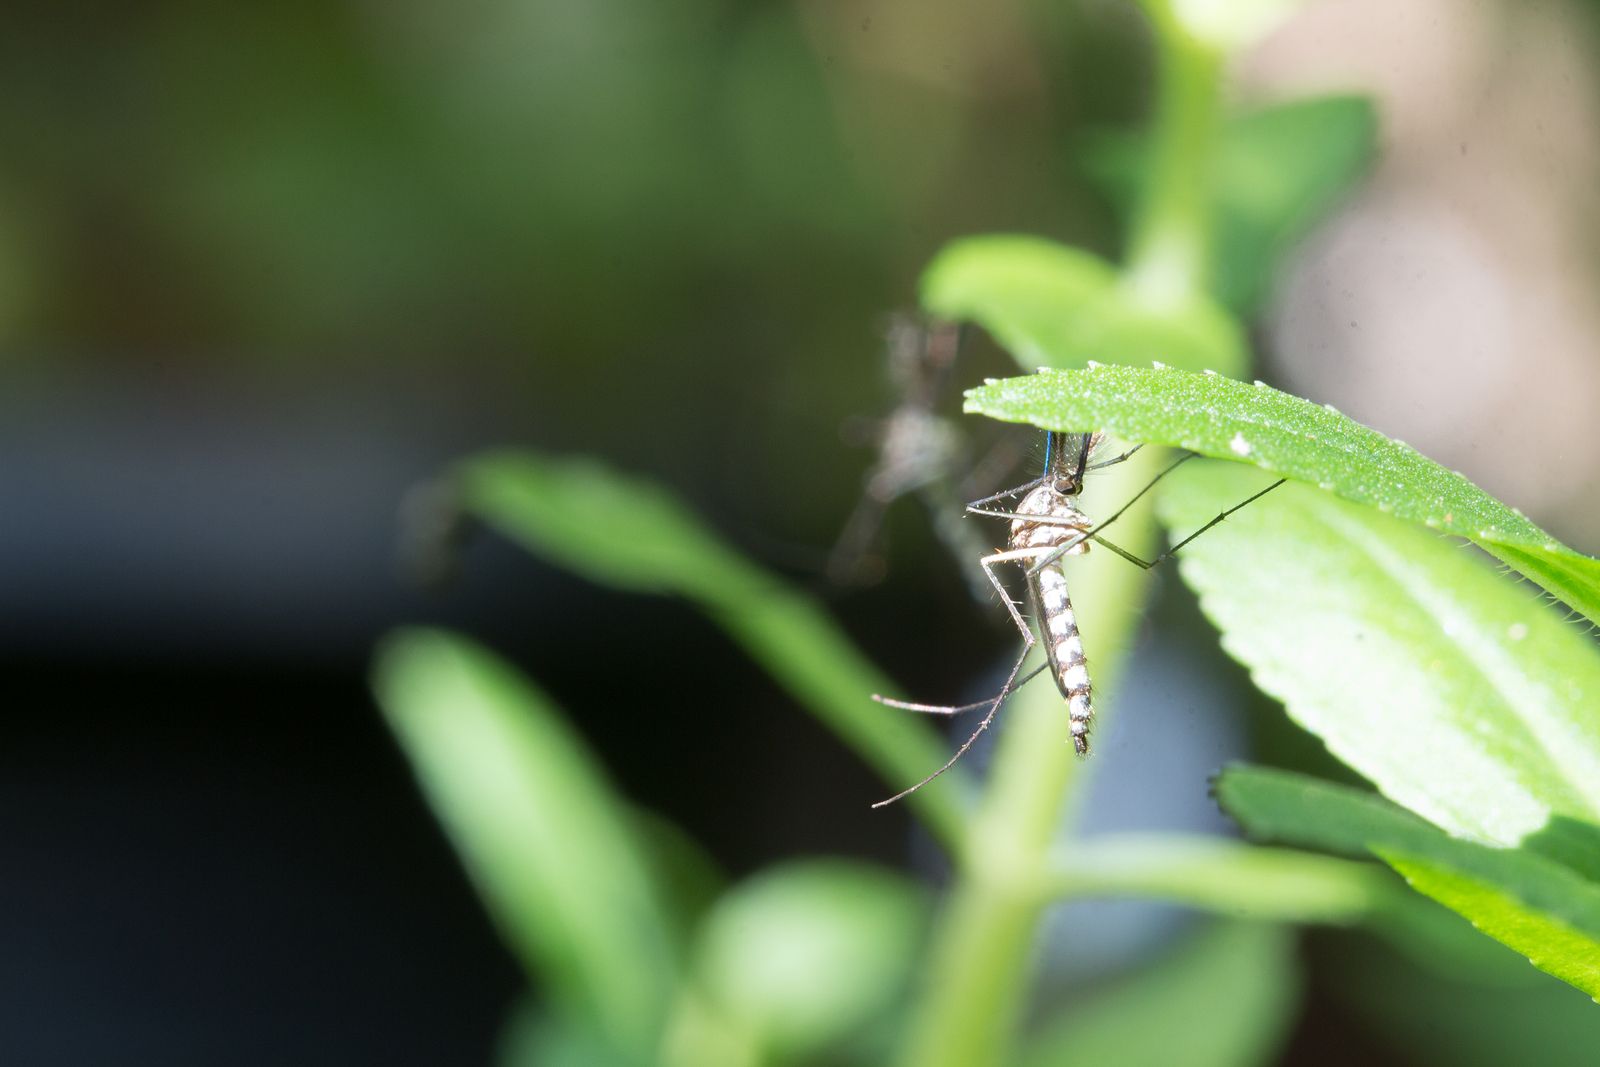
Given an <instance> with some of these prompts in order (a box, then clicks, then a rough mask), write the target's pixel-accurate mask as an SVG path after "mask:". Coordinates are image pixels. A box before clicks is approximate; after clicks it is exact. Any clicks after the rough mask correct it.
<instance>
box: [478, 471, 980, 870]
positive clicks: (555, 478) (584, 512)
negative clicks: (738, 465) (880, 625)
mask: <svg viewBox="0 0 1600 1067" xmlns="http://www.w3.org/2000/svg"><path fill="white" fill-rule="evenodd" d="M459 478H460V482H461V486H462V490H463V496H464V500H465V503H466V506H467V507H468V508H469V509H470V510H471V511H472V512H473V513H475V514H477V515H478V516H479V517H481V518H482V519H483V520H484V521H486V522H488V523H489V524H490V525H492V526H494V527H495V528H496V529H498V530H500V531H501V532H502V533H504V534H505V535H506V536H507V537H510V538H511V539H512V540H514V541H517V542H518V543H520V544H522V545H524V546H526V547H527V548H528V549H530V550H531V551H533V552H536V553H538V554H539V555H542V556H545V557H547V558H548V559H550V560H552V561H553V562H555V563H558V564H560V565H562V566H564V567H567V568H569V569H570V570H573V571H575V572H577V573H579V574H582V575H584V576H585V577H587V578H589V579H590V580H592V581H595V582H600V583H603V584H606V585H610V586H613V587H615V588H618V589H626V590H631V591H634V592H642V593H675V594H677V595H679V596H683V597H686V598H688V599H689V600H691V601H693V602H694V603H695V604H696V605H697V606H699V607H700V608H701V609H702V610H704V611H705V612H706V613H707V614H709V615H710V617H711V618H712V620H713V621H715V622H716V623H717V624H718V625H720V626H721V627H723V628H724V629H725V630H726V631H727V632H728V634H729V635H730V636H732V637H733V638H734V639H735V640H737V641H738V642H739V643H740V644H742V645H743V646H744V648H745V649H746V651H748V652H749V653H750V655H751V656H752V657H753V658H754V659H755V660H756V661H757V662H759V663H761V664H762V665H763V666H765V667H766V668H767V670H769V671H770V672H771V673H772V674H773V676H774V677H776V678H777V679H778V680H779V681H780V682H782V683H783V684H784V685H785V686H786V687H787V688H788V689H789V691H790V692H791V693H792V694H794V696H795V697H796V699H798V700H799V701H800V702H801V703H802V704H804V705H805V706H806V707H807V708H808V709H809V710H810V711H811V712H812V714H814V715H816V716H817V718H818V719H820V720H821V721H822V722H823V723H824V724H825V725H827V726H828V727H829V728H831V729H832V730H833V731H834V732H835V733H837V734H838V735H839V736H840V737H841V738H842V739H843V740H844V741H845V742H846V743H847V744H849V745H850V746H851V747H852V748H854V749H855V750H856V752H857V753H859V754H860V755H861V756H862V758H863V759H865V760H866V761H867V762H868V763H869V764H871V765H872V766H874V767H875V768H877V769H878V771H879V772H881V773H882V774H883V776H884V778H885V780H886V781H887V782H889V783H890V784H891V785H892V786H893V787H894V788H895V789H899V788H902V787H903V786H905V785H907V784H909V783H911V782H915V781H918V780H919V779H921V778H922V777H923V775H925V774H927V773H928V772H929V771H930V770H932V769H933V768H935V767H937V766H939V765H940V764H941V763H943V762H944V761H945V760H946V759H947V758H948V755H947V751H946V748H945V746H944V745H943V744H942V743H941V742H940V741H939V739H938V738H937V736H936V735H935V733H934V732H933V730H932V729H931V728H930V727H929V725H928V724H927V723H926V722H923V721H920V720H918V719H916V718H915V717H913V716H910V715H905V714H897V713H894V712H891V711H889V710H888V709H885V708H884V707H883V706H881V705H879V704H875V703H873V701H872V699H871V695H872V694H873V693H883V692H888V691H889V689H890V688H891V687H890V685H889V683H888V682H887V681H886V680H885V679H884V678H883V677H882V676H881V675H879V674H878V673H877V671H876V670H874V669H873V667H872V666H871V664H869V663H867V662H866V660H864V659H863V658H862V656H861V654H860V653H859V652H858V651H857V650H856V649H855V647H854V646H853V645H851V644H850V642H849V641H848V640H847V639H846V638H845V637H844V635H843V634H842V633H840V631H839V628H838V626H836V625H835V624H834V622H833V621H832V620H831V619H829V618H828V617H827V615H826V614H825V613H824V612H823V611H822V609H821V608H820V607H819V606H818V605H817V604H816V603H815V602H814V601H812V600H811V599H810V598H808V597H806V596H803V595H801V594H800V593H798V592H796V591H795V590H793V589H791V588H789V587H788V586H786V585H784V584H783V583H782V582H780V581H779V580H778V579H776V578H774V577H772V576H771V575H769V574H767V573H765V572H764V571H762V570H760V569H759V568H757V567H755V566H752V565H751V564H750V563H748V562H746V561H745V560H744V559H742V558H741V557H740V556H739V555H738V553H736V552H735V551H734V550H733V549H731V548H729V547H728V546H727V545H725V544H723V543H722V541H721V540H720V539H719V538H718V537H717V536H716V535H715V534H713V533H712V532H711V531H709V530H708V529H706V528H705V526H704V525H703V524H702V523H701V522H700V521H699V520H698V519H696V518H695V517H694V516H693V515H691V514H690V513H689V512H688V511H687V510H685V509H684V508H683V507H682V506H681V505H680V504H679V503H678V502H677V500H675V499H674V498H673V497H672V496H671V495H670V494H668V493H667V492H666V491H665V490H664V489H662V488H661V487H660V486H657V485H655V484H653V483H650V482H645V481H642V480H639V479H632V478H625V477H623V476H622V475H620V474H617V473H616V472H614V471H612V470H610V469H608V468H606V467H604V466H602V465H601V464H599V463H597V462H594V461H592V460H585V459H556V458H551V457H547V456H541V455H539V454H537V453H533V452H497V453H488V454H485V455H482V456H479V457H476V458H474V459H472V460H469V461H468V462H466V463H465V464H463V465H462V467H461V468H460V471H459ZM689 681H690V680H689V679H683V680H682V684H689ZM945 777H946V778H949V779H950V780H951V783H950V785H947V786H946V787H945V788H943V789H923V790H919V791H918V792H916V793H914V794H912V795H911V796H910V797H908V798H906V801H907V803H909V804H910V805H911V806H912V808H913V810H915V811H916V812H917V813H918V815H920V816H921V818H922V819H923V820H924V822H926V823H927V825H928V826H929V828H930V829H931V830H933V832H934V833H935V834H937V835H938V836H939V837H940V838H941V839H942V840H943V841H944V843H945V844H946V845H947V846H948V847H950V848H952V849H954V848H955V847H957V845H958V843H959V842H960V840H961V832H962V830H961V828H962V825H963V821H964V818H965V815H964V808H963V804H964V795H966V794H967V793H968V791H969V790H970V782H968V780H967V779H966V777H965V775H964V773H963V771H962V768H960V767H953V768H951V770H950V772H948V773H947V774H946V776H945ZM961 783H965V784H966V786H967V788H966V789H963V788H962V787H961ZM864 815H865V813H864Z"/></svg>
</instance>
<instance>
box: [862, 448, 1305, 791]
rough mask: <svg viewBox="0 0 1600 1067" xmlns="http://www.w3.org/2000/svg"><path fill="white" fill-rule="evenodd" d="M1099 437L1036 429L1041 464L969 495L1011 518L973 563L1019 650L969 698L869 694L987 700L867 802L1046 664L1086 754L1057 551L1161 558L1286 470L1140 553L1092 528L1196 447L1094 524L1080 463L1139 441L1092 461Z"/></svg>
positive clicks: (1085, 674)
mask: <svg viewBox="0 0 1600 1067" xmlns="http://www.w3.org/2000/svg"><path fill="white" fill-rule="evenodd" d="M1104 439H1105V434H1103V433H1098V432H1096V433H1081V434H1075V433H1058V432H1055V431H1050V432H1048V433H1047V434H1046V437H1045V462H1044V473H1043V474H1042V475H1041V476H1040V477H1038V478H1035V479H1034V480H1032V481H1030V482H1025V483H1024V484H1022V485H1019V486H1016V487H1015V488H1012V489H1006V490H1004V491H1002V492H999V493H995V494H993V495H991V496H986V497H984V498H982V499H981V500H974V501H973V502H972V503H970V504H968V505H967V507H966V511H967V513H968V514H970V515H988V516H993V517H995V518H1000V519H1010V520H1011V536H1010V538H1009V541H1008V547H1006V548H1004V549H1002V550H1000V551H998V552H994V553H992V554H990V555H987V556H984V557H983V558H982V559H981V560H979V563H980V564H981V565H982V567H983V572H984V574H985V575H987V576H988V579H989V584H991V585H992V586H994V588H995V590H996V591H997V592H998V593H999V594H1000V602H1001V603H1003V604H1004V605H1005V606H1006V611H1007V612H1009V613H1010V615H1011V621H1012V622H1013V623H1015V624H1016V627H1017V631H1018V632H1019V633H1020V634H1022V642H1023V644H1022V654H1021V655H1019V656H1018V657H1017V661H1016V663H1015V664H1013V665H1012V667H1011V673H1010V674H1008V675H1007V676H1006V681H1005V684H1004V685H1002V686H1001V687H1000V692H999V693H997V694H996V695H995V696H993V697H991V698H990V699H988V700H980V701H978V702H976V703H973V704H917V703H912V702H910V701H905V700H892V699H890V698H888V697H884V696H880V695H878V694H876V693H874V694H873V696H872V699H873V700H876V701H877V702H878V703H880V704H885V705H888V706H889V707H892V708H903V709H905V710H907V711H918V712H923V713H926V714H930V715H959V714H961V713H962V712H967V711H977V710H979V709H987V711H986V713H985V714H984V717H983V721H981V722H979V723H978V726H977V729H975V730H973V731H972V734H971V736H969V737H968V738H967V739H966V740H965V741H963V742H962V743H961V747H960V748H958V749H956V752H955V755H953V756H951V757H950V759H949V761H948V762H946V763H945V765H944V766H942V767H940V768H939V769H938V770H936V771H934V772H933V773H932V774H930V775H928V776H927V777H926V778H924V779H923V780H922V781H920V782H918V783H917V784H916V785H913V786H911V787H910V788H909V789H904V790H902V791H900V792H899V793H896V794H895V795H894V796H892V797H890V798H889V799H887V800H880V801H878V803H876V804H874V805H872V806H873V807H874V808H881V807H884V806H885V805H888V804H893V803H894V802H895V801H897V800H900V799H901V798H903V797H906V796H909V795H910V794H912V793H915V792H916V791H917V790H918V789H921V788H922V787H923V786H925V785H927V784H928V783H929V782H931V781H933V780H934V779H935V778H937V777H939V776H940V775H941V774H943V773H944V772H945V771H947V770H949V769H950V768H951V767H954V766H955V765H956V761H957V760H959V759H960V758H961V757H962V756H964V755H966V754H967V750H968V749H970V748H971V747H972V746H973V744H974V743H976V742H977V740H978V738H979V736H981V735H982V734H983V732H984V731H985V730H987V729H988V728H989V724H990V723H992V722H993V721H994V718H995V715H996V714H998V713H999V711H1000V706H1001V705H1002V704H1004V703H1005V701H1006V699H1007V698H1008V697H1010V695H1011V694H1012V693H1013V692H1015V691H1016V690H1017V688H1019V687H1020V686H1021V685H1023V684H1024V683H1026V682H1028V681H1030V680H1031V679H1033V678H1034V677H1035V676H1037V675H1039V674H1041V673H1043V672H1044V671H1045V670H1049V671H1050V676H1051V677H1052V678H1054V679H1055V683H1056V689H1057V690H1058V691H1059V692H1060V693H1061V698H1062V699H1063V700H1064V701H1066V704H1067V729H1068V732H1069V734H1070V735H1071V737H1072V747H1073V749H1074V751H1076V752H1077V754H1078V755H1079V756H1087V755H1088V754H1089V727H1090V724H1091V723H1092V721H1093V719H1094V705H1093V703H1092V701H1091V692H1092V689H1091V686H1090V683H1089V668H1088V664H1087V661H1086V660H1085V658H1084V654H1083V641H1082V639H1081V638H1080V637H1079V635H1078V620H1077V616H1076V615H1075V614H1074V613H1073V610H1072V600H1071V598H1070V597H1069V596H1068V595H1067V576H1066V570H1065V568H1064V567H1063V566H1062V560H1063V558H1064V557H1066V556H1078V555H1083V554H1085V553H1087V552H1088V551H1089V543H1090V542H1091V541H1092V542H1094V543H1096V544H1098V545H1101V546H1102V547H1104V548H1106V549H1108V550H1110V551H1111V552H1114V553H1115V554H1116V555H1118V556H1121V557H1122V558H1123V559H1125V560H1127V561H1128V562H1129V563H1132V564H1134V565H1135V566H1138V567H1141V568H1143V569H1144V570H1149V569H1150V568H1152V567H1155V566H1157V565H1159V564H1161V563H1163V562H1165V561H1166V560H1168V559H1171V558H1172V557H1173V556H1174V555H1176V554H1177V553H1178V551H1179V550H1180V549H1182V548H1183V547H1184V546H1185V545H1187V544H1188V543H1189V542H1191V541H1193V540H1194V539H1195V538H1196V537H1199V536H1200V535H1201V534H1203V533H1205V532H1206V531H1207V530H1209V529H1211V528H1212V527H1213V526H1215V525H1217V524H1218V523H1220V522H1221V521H1222V520H1224V519H1226V518H1227V517H1228V516H1229V515H1232V514H1233V513H1234V512H1236V511H1238V510H1239V509H1240V508H1243V507H1245V506H1247V505H1249V504H1252V503H1254V502H1255V501H1257V500H1259V499H1261V498H1262V497H1263V496H1266V495H1267V494H1268V493H1270V492H1272V490H1274V489H1276V488H1278V486H1280V485H1282V484H1283V483H1284V481H1285V479H1283V478H1280V479H1278V480H1277V481H1275V482H1273V483H1272V484H1271V485H1269V486H1267V487H1266V488H1265V489H1263V490H1261V491H1260V492H1259V493H1256V494H1255V495H1254V496H1251V497H1249V498H1248V499H1246V500H1242V501H1240V502H1239V503H1237V504H1235V505H1234V506H1233V507H1231V508H1229V509H1227V510H1226V511H1224V512H1222V513H1220V514H1219V515H1217V517H1216V518H1214V519H1212V520H1211V521H1209V522H1207V523H1206V524H1205V525H1204V526H1202V527H1200V528H1199V529H1198V530H1196V531H1194V532H1193V533H1191V534H1190V535H1189V536H1187V537H1185V538H1184V539H1183V540H1181V541H1179V542H1178V543H1177V544H1175V545H1173V546H1172V547H1171V548H1169V549H1167V551H1165V552H1163V553H1162V554H1161V555H1159V556H1157V557H1156V558H1155V559H1151V560H1146V559H1141V558H1139V557H1138V556H1136V555H1134V554H1133V553H1132V552H1129V551H1127V550H1126V549H1124V548H1121V547H1119V546H1118V545H1116V544H1114V543H1112V542H1111V541H1109V540H1107V539H1106V538H1105V537H1104V536H1102V535H1101V531H1102V530H1104V529H1105V528H1106V527H1108V526H1110V525H1111V524H1112V523H1114V522H1116V521H1117V519H1119V518H1121V517H1122V515H1123V513H1124V512H1126V511H1127V510H1128V509H1129V508H1130V507H1132V506H1133V504H1134V502H1135V501H1137V500H1138V499H1139V498H1140V497H1142V496H1144V495H1145V494H1146V493H1148V492H1149V491H1150V490H1151V489H1152V488H1154V487H1155V484H1156V483H1157V482H1159V481H1160V480H1161V479H1162V478H1165V477H1166V476H1167V475H1168V474H1171V473H1172V472H1173V471H1174V470H1176V469H1177V468H1178V467H1179V466H1181V465H1182V464H1184V463H1186V462H1188V461H1189V460H1191V459H1193V458H1194V456H1195V454H1194V453H1192V452H1190V453H1186V454H1185V455H1183V456H1181V457H1179V458H1178V459H1177V460H1176V461H1175V462H1173V463H1172V464H1171V465H1170V466H1168V467H1167V468H1166V469H1165V470H1163V471H1161V472H1160V473H1159V474H1157V475H1156V476H1155V477H1154V478H1152V479H1151V480H1150V481H1149V483H1148V484H1146V485H1145V487H1144V488H1143V489H1141V490H1139V491H1138V492H1137V493H1135V494H1134V495H1133V496H1132V497H1130V498H1129V499H1128V501H1127V502H1126V503H1124V504H1123V505H1122V507H1120V508H1118V509H1117V510H1116V511H1115V512H1113V513H1112V514H1111V516H1110V517H1109V518H1107V519H1106V520H1105V521H1104V522H1101V523H1099V524H1098V525H1097V524H1095V523H1093V522H1091V521H1090V519H1089V517H1088V516H1087V515H1085V514H1084V513H1083V512H1082V511H1080V510H1079V509H1078V505H1077V503H1076V499H1077V496H1078V494H1079V493H1081V492H1082V491H1083V479H1084V475H1086V474H1087V473H1088V472H1089V471H1094V470H1102V469H1104V468H1106V467H1110V466H1113V465H1115V464H1118V463H1122V462H1123V461H1125V460H1127V459H1129V458H1131V457H1132V456H1133V455H1134V454H1135V453H1136V452H1138V451H1139V449H1141V448H1143V447H1144V446H1143V445H1135V446H1134V447H1133V448H1130V449H1129V450H1128V451H1126V452H1123V453H1121V454H1120V455H1116V456H1113V457H1111V458H1110V459H1105V460H1101V461H1099V462H1090V460H1091V458H1092V457H1093V455H1094V452H1095V450H1096V449H1097V448H1099V446H1100V445H1101V443H1102V442H1103V441H1104ZM1017 496H1020V497H1022V500H1021V502H1020V503H1019V504H1017V506H1016V510H1015V511H1002V510H998V509H996V508H993V507H991V506H990V505H993V504H995V503H997V502H999V501H1003V500H1007V499H1009V498H1012V497H1017ZM1002 563H1018V564H1022V565H1024V566H1025V568H1026V569H1025V574H1026V577H1027V583H1028V602H1029V606H1030V610H1031V612H1032V614H1033V616H1034V618H1036V619H1038V620H1039V635H1038V636H1037V637H1036V636H1035V635H1034V632H1033V629H1032V628H1031V627H1029V625H1028V621H1027V620H1026V619H1025V618H1023V616H1022V613H1021V612H1020V611H1018V610H1017V603H1016V601H1015V600H1013V599H1012V598H1011V595H1010V594H1009V593H1008V592H1006V588H1005V585H1004V584H1003V583H1002V582H1001V581H1000V576H999V574H998V573H996V571H995V567H996V566H997V565H999V564H1002ZM1041 639H1042V640H1043V642H1044V647H1045V662H1044V663H1043V664H1041V665H1040V666H1038V667H1037V668H1035V669H1034V670H1033V671H1031V672H1029V673H1028V674H1027V675H1025V676H1023V677H1021V678H1020V679H1019V678H1018V675H1019V674H1021V672H1022V665H1023V663H1025V662H1026V661H1027V658H1028V653H1030V652H1031V651H1033V647H1034V645H1035V644H1037V643H1038V642H1039V641H1040V640H1041Z"/></svg>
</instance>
